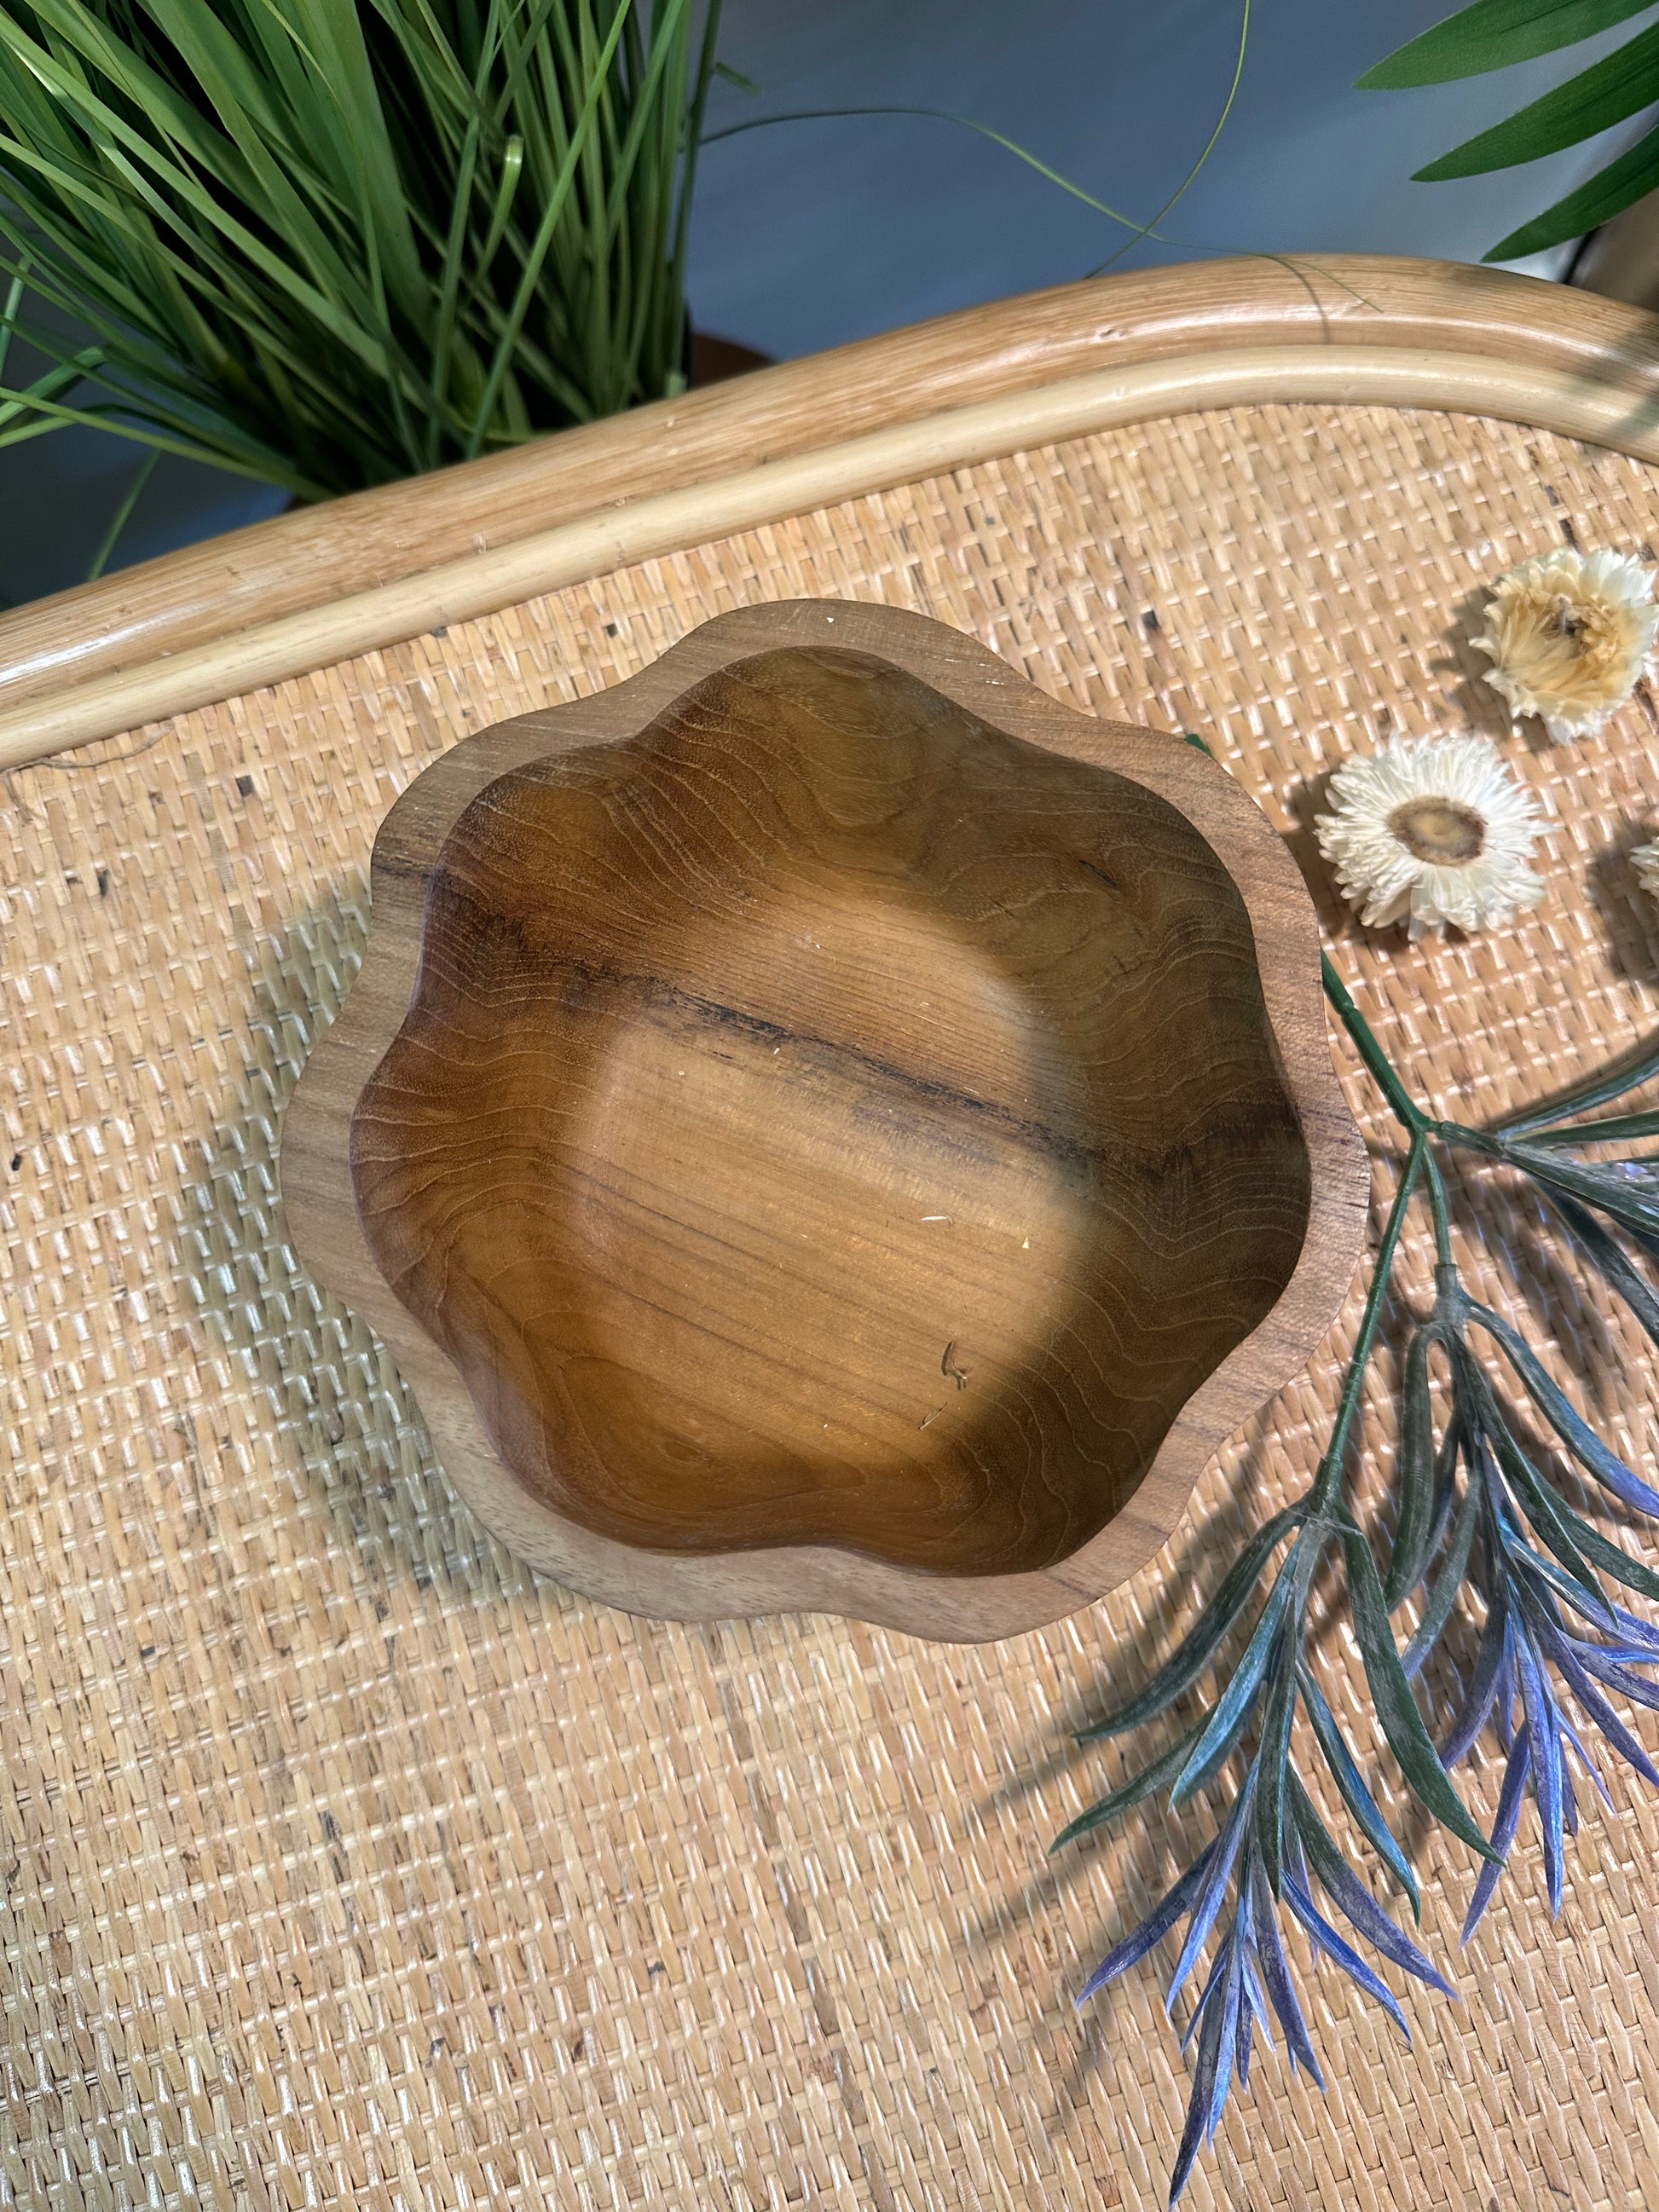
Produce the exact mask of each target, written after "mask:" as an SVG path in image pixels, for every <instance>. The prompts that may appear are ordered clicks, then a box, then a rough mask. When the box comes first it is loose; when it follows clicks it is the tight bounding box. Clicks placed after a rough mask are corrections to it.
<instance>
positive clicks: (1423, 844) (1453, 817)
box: [1389, 799, 1486, 861]
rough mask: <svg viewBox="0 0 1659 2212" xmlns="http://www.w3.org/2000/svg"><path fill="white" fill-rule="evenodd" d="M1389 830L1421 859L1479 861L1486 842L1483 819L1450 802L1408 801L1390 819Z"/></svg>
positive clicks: (1448, 800) (1464, 807)
mask: <svg viewBox="0 0 1659 2212" xmlns="http://www.w3.org/2000/svg"><path fill="white" fill-rule="evenodd" d="M1389 829H1392V830H1393V832H1394V834H1395V836H1396V837H1397V838H1398V839H1399V840H1400V842H1401V844H1402V845H1403V846H1404V847H1405V848H1406V850H1407V852H1408V853H1409V854H1411V855H1412V857H1413V860H1438V861H1448V860H1451V861H1456V860H1479V858H1480V850H1481V848H1482V847H1483V846H1484V845H1485V843H1486V823H1484V822H1483V821H1482V820H1481V818H1480V816H1479V815H1478V814H1476V813H1474V811H1472V810H1471V809H1470V808H1468V807H1467V806H1459V805H1455V803H1454V801H1452V800H1451V799H1407V801H1406V804H1405V805H1403V806H1397V807H1395V811H1394V812H1393V813H1392V814H1391V815H1390V816H1389Z"/></svg>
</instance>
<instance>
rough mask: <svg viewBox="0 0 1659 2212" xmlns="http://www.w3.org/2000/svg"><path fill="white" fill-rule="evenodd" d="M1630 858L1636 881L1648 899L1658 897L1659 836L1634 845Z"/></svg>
mask: <svg viewBox="0 0 1659 2212" xmlns="http://www.w3.org/2000/svg"><path fill="white" fill-rule="evenodd" d="M1630 858H1631V866H1632V867H1633V868H1634V869H1635V871H1636V880H1637V882H1638V884H1641V886H1642V888H1643V890H1644V891H1645V892H1646V893H1647V895H1648V896H1649V897H1650V899H1659V837H1650V839H1649V840H1648V842H1647V843H1646V844H1645V845H1638V846H1636V847H1635V848H1633V850H1632V854H1631V856H1630Z"/></svg>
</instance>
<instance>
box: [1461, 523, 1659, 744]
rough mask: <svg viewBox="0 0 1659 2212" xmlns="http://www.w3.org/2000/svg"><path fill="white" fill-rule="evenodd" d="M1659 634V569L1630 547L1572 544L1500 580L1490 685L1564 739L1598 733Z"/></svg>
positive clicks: (1489, 646) (1485, 638)
mask: <svg viewBox="0 0 1659 2212" xmlns="http://www.w3.org/2000/svg"><path fill="white" fill-rule="evenodd" d="M1656 633H1659V606H1656V605H1654V603H1653V572H1652V570H1651V569H1649V568H1644V567H1643V566H1642V563H1641V562H1639V561H1638V560H1635V559H1633V558H1632V556H1631V555H1630V554H1628V553H1609V552H1606V551H1602V552H1598V553H1575V552H1573V551H1571V549H1570V548H1568V547H1566V546H1565V545H1564V546H1561V547H1559V549H1558V550H1556V551H1554V552H1553V553H1541V554H1539V555H1538V556H1536V557H1535V558H1534V559H1533V560H1531V561H1523V562H1522V563H1521V565H1520V567H1519V568H1511V569H1510V572H1509V574H1508V575H1507V576H1503V577H1500V578H1499V579H1498V583H1497V585H1496V586H1494V588H1493V591H1492V598H1491V599H1490V601H1489V602H1488V604H1487V607H1486V629H1485V630H1484V631H1483V632H1482V633H1481V635H1480V636H1479V637H1477V638H1476V639H1475V640H1474V642H1475V644H1476V645H1478V646H1479V647H1480V650H1481V651H1482V652H1483V653H1490V654H1491V655H1492V669H1491V671H1490V673H1489V674H1488V675H1487V677H1486V682H1487V683H1488V684H1491V685H1492V690H1494V691H1497V692H1500V693H1501V694H1502V695H1503V696H1504V698H1505V699H1506V700H1507V701H1508V702H1509V705H1510V712H1511V714H1515V715H1516V716H1517V717H1518V716H1520V715H1522V714H1536V715H1538V716H1539V717H1540V718H1541V720H1542V722H1543V725H1544V727H1545V728H1546V729H1547V731H1548V732H1549V733H1550V735H1551V737H1552V738H1554V739H1555V741H1556V743H1557V744H1565V742H1566V740H1567V739H1568V738H1582V737H1587V736H1589V735H1590V734H1591V733H1592V732H1595V731H1596V730H1599V729H1600V728H1601V725H1602V724H1603V722H1605V721H1606V720H1607V716H1608V715H1609V714H1612V712H1613V708H1615V707H1622V706H1623V705H1624V703H1625V702H1626V699H1628V698H1629V697H1630V696H1631V694H1632V691H1633V690H1635V689H1636V685H1637V682H1638V678H1640V676H1641V674H1642V671H1643V670H1644V668H1645V667H1646V665H1647V659H1648V655H1649V653H1650V652H1651V651H1652V650H1653V642H1654V637H1655V635H1656Z"/></svg>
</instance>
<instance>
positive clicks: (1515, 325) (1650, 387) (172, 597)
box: [0, 256, 1659, 764]
mask: <svg viewBox="0 0 1659 2212" xmlns="http://www.w3.org/2000/svg"><path fill="white" fill-rule="evenodd" d="M1045 393H1049V394H1054V395H1057V396H1056V397H1051V398H1049V399H1048V400H1047V402H1046V403H1042V404H1039V398H1038V397H1037V396H1038V395H1042V394H1045ZM1239 398H1328V399H1340V398H1349V399H1367V400H1387V401H1390V402H1393V403H1395V404H1416V405H1438V406H1455V407H1462V408H1468V409H1471V410H1478V411H1482V412H1486V413H1491V414H1496V415H1500V416H1507V417H1508V418H1509V419H1511V420H1517V421H1526V422H1536V423H1538V424H1541V425H1543V426H1546V427H1553V428H1558V429H1561V430H1565V431H1568V432H1570V433H1571V434H1573V435H1581V436H1585V437H1589V438H1594V439H1600V440H1601V441H1604V442H1606V443H1608V444H1612V445H1614V446H1618V447H1621V448H1622V449H1624V450H1627V451H1631V452H1633V453H1659V319H1656V318H1655V317H1653V316H1652V315H1650V314H1649V313H1645V312H1644V311H1642V310H1639V309H1636V308H1632V307H1626V306H1624V305H1623V304H1621V303H1619V302H1616V301H1607V300H1602V299H1598V298H1595V297H1594V296H1592V295H1588V294H1585V293H1582V292H1575V291H1570V290H1567V289H1565V288H1563V287H1560V286H1556V285H1549V284H1545V283H1540V282H1539V281H1537V280H1535V279H1533V278H1528V277H1518V276H1513V275H1510V274H1508V273H1506V272H1504V271H1499V270H1483V269H1474V268H1468V267H1465V266H1462V265H1461V264H1438V263H1429V262H1420V261H1408V260H1395V259H1389V258H1383V257H1378V256H1328V257H1323V258H1321V259H1320V260H1319V261H1317V262H1300V261H1297V262H1291V263H1280V262H1278V261H1271V260H1266V259H1251V260H1243V259H1241V260H1233V261H1225V262H1215V263H1207V264H1191V263H1189V264H1182V265H1181V266H1179V267H1175V268H1166V269H1158V270H1145V271H1136V272H1134V273H1133V274H1130V275H1126V276H1112V277H1106V278H1101V279H1098V280H1096V281H1094V282H1092V283H1085V284H1079V285H1071V286H1066V287H1063V288H1060V289H1056V290H1054V291H1051V292H1046V293H1038V294H1033V295H1029V296H1027V297H1025V298H1023V299H1017V300H1010V301H998V302H995V303H994V304H993V305H991V306H989V307H979V308H974V309H970V310H968V311H966V312H964V313H961V314H957V315H951V316H946V317H944V318H941V319H939V320H938V321H936V322H932V323H927V324H923V325H917V326H916V327H915V329H913V330H909V331H896V332H893V333H890V334H888V335H886V336H884V337H877V338H872V339H867V340H864V341H861V342H860V343H859V344H857V345H854V346H848V347H843V348H841V349H837V350H836V351H835V352H832V353H829V354H824V355H821V356H815V357H814V358H813V359H811V360H809V361H804V362H787V363H785V364H783V365H781V366H780V367H778V368H770V369H766V370H763V371H761V372H758V373H757V374H753V375H750V376H746V377H744V378H742V379H740V380H737V381H736V382H734V383H732V384H729V385H723V386H715V387H714V388H712V389H710V390H708V391H706V392H695V393H691V394H689V395H687V396H685V397H684V398H680V399H677V400H673V401H665V402H662V403H659V404H658V405H656V406H653V407H649V408H645V409H642V410H639V412H638V413H637V414H635V415H632V416H625V417H621V418H617V419H615V420H612V421H609V422H601V423H595V424H592V425H589V426H587V427H586V428H582V429H580V430H575V431H570V432H566V433H562V434H561V435H558V436H556V437H554V438H550V439H547V440H545V441H542V442H540V443H539V444H537V445H534V446H532V447H526V448H523V449H521V450H520V451H519V452H516V453H511V454H505V455H500V456H495V457H493V458H490V459H485V460H481V461H477V462H474V463H470V464H466V465H463V466H460V467H458V468H454V469H449V470H445V471H439V472H438V473H436V474H435V475H433V476H429V477H419V478H416V479H413V480H411V481H410V482H408V483H401V484H396V485H390V486H386V487H383V488H381V489H377V490H374V491H372V492H365V493H362V494H359V495H356V496H354V497H352V498H349V499H345V500H340V501H335V502H333V503H332V504H331V505H330V506H327V507H319V508H313V509H309V510H306V511H303V512H300V513H292V514H288V515H283V516H279V517H277V518H276V520H273V521H270V522H268V523H263V524H259V525H257V526H254V527H253V528H252V529H249V530H246V531H240V532H234V533H232V534H230V535H229V536H228V537H225V538H219V539H216V540H214V541H212V542H211V543H210V544H208V545H206V546H200V547H192V548H189V549H186V550H185V551H183V552H180V553H177V554H173V555H168V556H165V557H164V558H163V559H161V560H159V561H155V562H147V563H143V564H141V565H140V566H139V567H137V568H131V569H128V570H125V571H123V572H122V573H120V574H118V575H116V576H113V577H111V578H108V579H106V580H103V581H101V582H100V583H98V584H95V585H91V586H85V587H83V588H82V589H81V590H79V591H76V592H66V593H61V594H58V595H57V596H56V597H55V598H53V599H48V600H42V601H40V602H39V603H37V604H36V605H33V606H30V607H26V608H22V609H20V610H18V611H16V612H15V613H14V614H12V615H10V616H8V617H5V618H4V619H3V620H0V764H7V763H10V764H15V763H18V762H20V761H22V760H26V759H29V758H33V757H40V755H41V754H42V753H44V752H49V751H51V750H56V749H58V748H59V747H61V746H64V745H67V744H82V743H86V742H88V741H89V740H90V739H92V738H96V737H100V736H106V735H111V734H114V733H115V732H118V731H120V730H122V729H125V728H129V727H131V726H136V725H137V723H139V722H141V721H143V720H151V719H159V718H161V717H162V716H164V715H167V714H173V713H176V712H179V711H183V710H184V709H185V708H189V707H192V706H199V705H204V704H206V703H208V702H210V701H211V700H214V699H217V698H222V697H224V696H228V694H231V693H234V692H236V691H239V690H246V689H248V688H251V687H253V686H257V685H258V684H264V683H269V682H273V681H276V680H278V679H279V678H282V677H283V676H286V675H290V674H295V673H300V672H302V671H304V670H305V669H307V668H309V667H313V666H316V665H320V664H321V663H323V662H325V661H327V660H330V659H337V658H339V657H342V656H344V655H346V654H349V653H357V652H361V651H364V650H368V649H371V648H373V647H376V646H379V645H384V644H389V643H391V642H392V641H395V640H396V639H398V638H401V637H407V636H410V635H415V634H416V633H417V632H418V631H419V630H421V629H427V628H433V627H436V626H439V625H441V624H442V623H446V622H448V621H452V620H459V619H463V618H465V617H467V616H470V615H473V614H477V613H482V612H486V611H489V610H490V609H492V608H494V607H497V606H501V605H507V604H510V603H512V602H513V601H514V600H515V599H522V598H525V597H528V596H531V595H532V594H533V593H534V592H537V591H542V590H547V589H550V588H552V587H554V586H556V585H559V584H562V583H568V582H570V581H573V580H577V579H578V578H580V577H581V576H584V575H592V574H600V573H603V572H604V571H605V569H606V568H610V567H612V566H615V565H617V564H618V563H620V562H625V561H629V560H635V559H638V558H641V557H643V556H647V555H649V554H653V553H658V552H663V551H666V550H671V549H672V548H674V547H676V546H678V545H681V544H687V543H691V542H696V541H697V540H699V539H704V538H710V537H714V536H718V535H720V534H721V533H722V532H726V531H728V530H732V529H737V528H740V527H745V526H750V525H751V524H753V523H755V522H757V521H761V520H774V519H777V518H779V517H781V516H782V515H784V514H787V513H792V512H799V510H800V508H801V507H803V506H805V505H807V504H812V503H823V501H829V500H833V499H836V498H839V497H845V496H848V495H852V494H854V493H856V492H862V491H866V490H869V489H876V488H878V487H879V486H881V485H884V484H889V483H901V482H905V481H908V480H909V479H911V478H912V477H915V476H916V475H918V474H921V473H926V472H927V471H928V470H929V469H931V468H934V467H937V466H942V465H950V462H951V460H954V461H956V462H962V461H965V460H969V459H984V458H989V457H990V456H991V455H993V454H994V453H1006V452H1011V451H1013V450H1016V449H1017V448H1018V447H1021V446H1022V445H1030V444H1031V443H1033V442H1036V441H1039V440H1041V439H1042V438H1045V437H1047V438H1053V437H1059V436H1065V435H1076V434H1077V432H1078V431H1079V430H1080V429H1086V428H1091V427H1095V428H1099V427H1104V426H1105V425H1107V424H1109V423H1110V422H1122V421H1127V420H1135V419H1140V418H1142V417H1144V416H1148V415H1158V414H1167V413H1169V412H1171V411H1176V410H1180V409H1182V408H1183V407H1184V408H1192V407H1199V406H1218V405H1225V404H1231V402H1233V401H1235V400H1237V399H1239ZM941 455H943V456H945V458H944V459H941Z"/></svg>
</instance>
